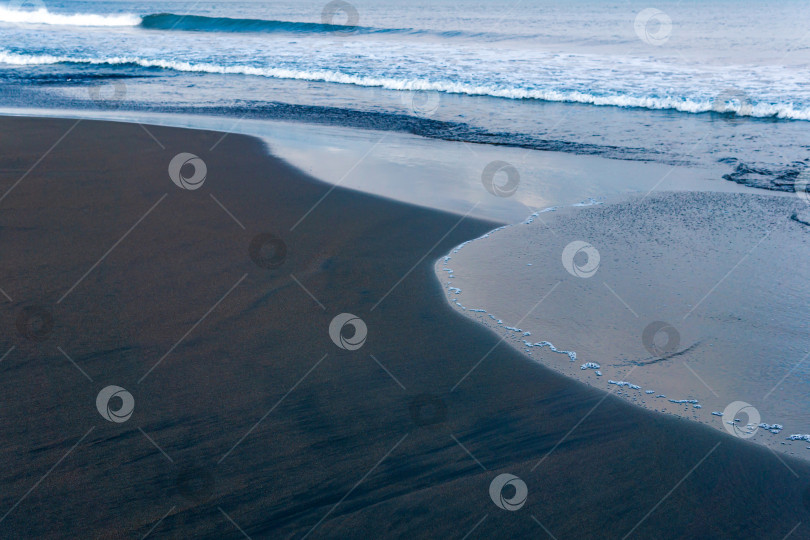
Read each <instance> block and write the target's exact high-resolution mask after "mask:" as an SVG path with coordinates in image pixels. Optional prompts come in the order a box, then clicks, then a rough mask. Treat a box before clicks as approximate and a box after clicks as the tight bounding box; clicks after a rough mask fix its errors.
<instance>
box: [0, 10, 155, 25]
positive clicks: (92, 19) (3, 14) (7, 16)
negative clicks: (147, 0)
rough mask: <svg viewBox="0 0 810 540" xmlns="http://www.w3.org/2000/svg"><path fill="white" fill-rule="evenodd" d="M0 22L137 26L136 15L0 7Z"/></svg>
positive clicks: (139, 22)
mask: <svg viewBox="0 0 810 540" xmlns="http://www.w3.org/2000/svg"><path fill="white" fill-rule="evenodd" d="M0 22H6V23H16V24H53V25H60V26H138V25H139V24H141V18H140V17H139V16H138V15H132V14H130V13H123V14H117V15H97V14H94V13H71V14H62V13H51V12H50V11H48V10H47V9H45V8H41V9H38V10H36V11H31V10H20V9H9V8H7V7H4V6H0Z"/></svg>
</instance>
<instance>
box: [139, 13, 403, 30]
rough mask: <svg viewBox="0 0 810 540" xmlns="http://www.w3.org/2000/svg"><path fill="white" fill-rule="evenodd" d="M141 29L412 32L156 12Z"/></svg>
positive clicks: (143, 23) (145, 20)
mask: <svg viewBox="0 0 810 540" xmlns="http://www.w3.org/2000/svg"><path fill="white" fill-rule="evenodd" d="M140 26H141V27H142V28H148V29H151V30H186V31H196V32H288V33H304V34H319V33H331V32H347V31H351V32H355V33H360V34H371V33H410V32H413V30H410V29H394V28H369V27H365V26H345V25H339V24H322V23H310V22H293V21H275V20H265V19H232V18H230V17H205V16H202V15H176V14H174V13H155V14H153V15H146V16H144V17H143V19H142V20H141V23H140Z"/></svg>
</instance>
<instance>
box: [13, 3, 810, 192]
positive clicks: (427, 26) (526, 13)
mask: <svg viewBox="0 0 810 540" xmlns="http://www.w3.org/2000/svg"><path fill="white" fill-rule="evenodd" d="M808 7H810V5H809V4H808V2H806V1H799V0H783V1H780V2H760V1H757V2H753V1H745V0H742V1H741V0H713V1H711V2H706V1H703V0H660V1H656V2H654V3H649V2H647V1H646V0H645V2H635V1H626V2H620V1H603V0H570V1H568V2H559V1H558V0H531V1H527V0H488V1H487V0H429V1H426V0H416V1H410V2H399V1H393V0H375V1H374V2H367V1H352V2H345V1H342V0H336V1H332V2H323V1H310V0H303V1H297V2H288V1H283V2H282V1H275V0H271V1H218V2H208V1H199V2H198V1H174V0H169V1H164V2H132V1H128V0H112V1H104V2H95V1H85V0H11V1H9V2H4V3H0V107H3V108H38V109H63V110H67V109H70V110H104V111H111V110H112V111H141V112H162V113H184V114H196V115H206V116H222V117H233V118H234V119H269V120H291V121H295V122H306V123H312V124H331V125H335V126H343V127H356V128H364V129H371V130H377V131H391V132H401V133H411V134H415V135H420V136H422V137H428V138H433V139H443V140H447V141H463V142H467V143H477V144H489V145H496V146H499V147H504V146H508V147H517V148H529V149H537V150H551V151H556V152H563V153H569V154H587V155H594V156H602V157H606V158H610V159H617V160H632V161H645V162H658V163H662V164H671V165H687V166H689V165H696V166H701V165H703V166H712V167H714V166H720V167H722V169H723V171H724V175H723V176H724V179H725V180H727V181H733V182H737V183H740V184H748V185H752V186H757V187H762V188H766V189H772V190H779V191H791V190H793V187H794V184H795V183H796V182H797V179H801V178H803V177H804V176H803V175H806V174H807V173H806V172H805V169H807V167H808V165H810V161H809V160H808V148H810V136H809V135H810V123H808V122H810V82H808V81H810V41H808V38H810V25H808V24H807V23H808V18H809V17H810V9H808Z"/></svg>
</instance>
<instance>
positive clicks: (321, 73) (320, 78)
mask: <svg viewBox="0 0 810 540" xmlns="http://www.w3.org/2000/svg"><path fill="white" fill-rule="evenodd" d="M32 13H33V12H32ZM64 17H66V18H67V19H70V18H71V17H78V15H69V16H68V15H66V16H64ZM92 17H98V20H97V23H98V24H99V25H112V23H116V25H121V24H122V23H123V22H125V21H127V20H129V19H128V17H132V16H130V15H121V16H115V17H102V16H95V15H94V16H88V19H87V20H88V21H93V20H96V19H93V18H92ZM130 22H131V21H130ZM53 24H55V23H53ZM128 25H129V24H128ZM0 63H5V64H12V65H44V64H58V63H74V64H88V65H110V66H114V65H128V64H131V65H138V66H141V67H146V68H161V69H167V70H173V71H180V72H191V73H212V74H221V75H229V74H231V75H250V76H259V77H268V78H274V79H289V80H305V81H313V82H327V83H337V84H348V85H354V86H365V87H375V88H384V89H386V90H401V91H433V92H442V93H448V94H466V95H470V96H491V97H498V98H506V99H536V100H540V101H554V102H567V103H584V104H590V105H599V106H614V107H625V108H627V107H638V108H645V109H656V110H676V111H680V112H686V113H704V112H709V111H719V112H734V113H735V114H737V115H739V116H751V117H758V118H770V117H775V118H783V119H791V120H810V107H796V106H794V103H792V102H791V103H775V104H774V103H764V102H763V103H757V104H754V105H750V104H747V103H745V104H743V103H736V104H735V102H733V101H732V102H728V103H725V104H723V106H722V107H718V106H717V105H716V104H715V99H714V98H707V99H695V98H686V97H673V96H668V97H656V96H632V95H625V94H622V93H616V92H605V93H604V95H596V94H591V93H588V92H581V91H573V90H572V91H563V90H554V89H537V88H525V87H523V86H521V85H520V84H519V83H518V84H517V85H515V86H508V85H503V84H470V83H463V82H454V81H449V80H430V79H426V78H424V79H423V78H402V79H398V78H393V77H374V76H367V75H355V74H349V73H343V72H340V71H333V70H325V69H321V70H318V69H316V70H297V69H287V68H278V67H267V66H250V65H243V64H232V65H222V64H217V63H212V62H188V61H180V60H164V59H155V58H143V57H139V56H110V57H84V56H54V55H33V54H18V53H13V52H9V51H3V50H0ZM530 219H531V218H530ZM529 222H530V221H529Z"/></svg>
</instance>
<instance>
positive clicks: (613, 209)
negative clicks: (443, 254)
mask: <svg viewBox="0 0 810 540" xmlns="http://www.w3.org/2000/svg"><path fill="white" fill-rule="evenodd" d="M806 210H807V208H806V204H805V203H804V201H802V200H801V199H800V198H799V197H773V196H759V195H749V194H729V193H661V194H654V195H650V196H648V197H646V198H644V197H641V196H638V197H635V198H631V199H629V200H624V201H622V202H617V203H608V204H598V205H592V206H588V207H576V208H565V209H558V210H552V211H545V212H540V213H537V214H535V215H534V216H533V217H531V218H529V219H528V220H527V221H526V222H524V223H522V224H518V225H514V226H510V227H504V228H501V229H498V230H496V231H494V232H492V233H490V234H488V235H485V237H482V238H480V239H478V240H475V241H472V242H470V243H467V244H466V245H463V246H462V247H460V248H457V249H455V250H453V251H452V252H451V253H450V254H449V257H450V258H449V259H447V258H445V259H442V260H440V261H439V262H438V263H437V265H436V270H437V273H438V274H439V277H440V279H441V280H442V282H443V283H444V284H445V285H446V289H447V294H448V298H449V300H450V301H451V303H452V304H453V305H455V306H456V307H457V308H458V309H459V310H461V311H463V312H464V313H465V314H466V315H468V316H470V317H472V318H474V319H476V320H478V321H480V322H481V323H483V324H485V325H487V326H489V327H491V328H493V329H495V330H496V331H497V332H499V333H500V334H502V335H503V336H504V338H505V339H506V341H507V342H509V343H511V344H513V345H514V346H515V347H517V348H519V349H521V350H522V351H524V352H525V353H526V354H527V355H529V356H530V357H531V358H533V359H534V360H536V361H538V362H540V363H542V364H544V365H547V366H549V367H552V368H553V369H555V370H557V371H559V372H561V373H563V374H565V375H568V376H570V377H574V378H576V379H578V380H580V381H583V382H585V383H586V384H589V385H592V386H595V387H597V388H603V389H605V390H612V391H615V392H616V393H617V394H620V395H621V396H623V397H625V398H626V399H627V400H629V401H632V402H634V403H636V404H638V405H642V406H644V407H647V408H650V409H654V410H658V411H665V412H668V413H672V414H675V415H678V416H682V417H687V418H690V419H693V420H698V421H700V422H704V423H707V424H710V425H712V426H714V427H716V428H718V429H720V430H723V429H724V428H727V430H729V431H732V432H734V433H736V434H737V435H739V436H741V437H743V438H749V439H750V440H752V441H756V442H760V443H764V444H767V445H768V446H771V447H774V448H779V449H781V450H783V451H785V452H788V453H794V454H796V455H798V456H802V457H805V458H810V442H808V441H804V440H788V438H789V436H790V435H794V434H795V435H803V434H806V433H810V416H808V414H807V409H808V405H810V398H808V386H810V361H808V360H807V357H806V355H807V352H808V350H810V338H808V337H807V320H808V314H809V313H810V308H808V306H809V305H810V268H808V266H807V264H806V262H807V261H808V260H810V228H808V227H807V226H806V225H804V224H802V223H801V222H800V221H797V220H796V219H795V218H794V219H791V217H792V216H794V215H796V213H797V212H798V213H799V215H802V214H803V213H805V212H806ZM543 342H550V343H543ZM551 344H553V347H552V346H551ZM554 348H556V349H557V352H556V353H555V352H554V350H553V349H554ZM560 353H575V354H560ZM625 383H626V384H625ZM734 402H743V403H747V404H750V405H751V406H752V407H753V408H751V407H748V408H745V407H744V405H742V404H738V405H735V406H731V407H730V408H729V410H728V411H726V418H723V417H722V416H721V414H722V413H723V412H724V411H725V410H726V408H727V407H728V406H729V405H730V404H732V403H734ZM740 409H743V410H742V411H740ZM747 412H750V415H749V414H747ZM713 413H716V414H713ZM757 415H759V420H757ZM724 420H725V421H729V420H730V421H731V422H732V423H733V424H734V425H731V424H724ZM735 420H737V421H736V422H735ZM749 424H750V425H749ZM759 424H768V425H769V426H768V427H771V429H766V428H765V427H758V425H759ZM773 424H779V425H781V426H783V427H784V429H781V430H780V429H779V426H776V427H772V425H773Z"/></svg>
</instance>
